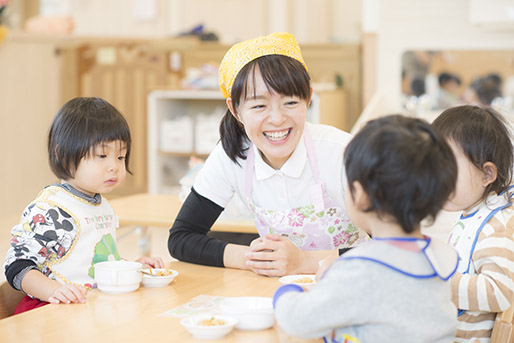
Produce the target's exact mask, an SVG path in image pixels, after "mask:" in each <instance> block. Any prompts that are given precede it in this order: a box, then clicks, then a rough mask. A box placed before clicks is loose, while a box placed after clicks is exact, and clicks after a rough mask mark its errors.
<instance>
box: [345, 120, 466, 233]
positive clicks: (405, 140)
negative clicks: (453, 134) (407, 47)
mask: <svg viewBox="0 0 514 343" xmlns="http://www.w3.org/2000/svg"><path fill="white" fill-rule="evenodd" d="M344 163H345V168H346V175H347V179H348V187H349V189H350V192H351V194H352V196H353V192H354V188H353V182H354V181H358V182H359V183H360V184H361V185H362V187H363V189H364V191H365V192H366V193H367V195H368V197H369V200H370V202H369V207H368V208H366V209H365V211H366V212H370V211H373V212H376V213H377V215H378V216H385V217H392V218H393V219H394V220H396V221H397V222H398V224H400V225H401V227H402V228H403V230H404V231H405V232H407V233H411V232H413V231H414V230H415V229H417V228H418V227H419V225H420V222H421V220H423V219H424V218H428V219H429V220H434V219H435V216H436V215H437V213H438V212H439V210H440V209H441V208H442V207H443V205H444V204H445V203H446V201H447V200H448V198H449V196H450V194H451V193H452V192H453V190H454V189H455V183H456V180H457V163H456V161H455V157H454V156H453V153H452V150H451V149H450V147H449V145H448V144H447V143H446V141H445V139H444V138H443V137H442V136H441V135H439V134H438V133H437V132H436V131H435V130H434V129H432V128H431V126H430V124H428V123H427V122H426V121H424V120H421V119H415V118H409V117H404V116H401V115H390V116H387V117H383V118H380V119H376V120H373V121H370V122H368V123H367V124H366V125H365V126H364V127H363V128H362V129H361V130H360V131H359V133H357V135H356V136H355V137H354V138H353V139H352V140H351V141H350V143H349V144H348V146H347V147H346V151H345V158H344Z"/></svg>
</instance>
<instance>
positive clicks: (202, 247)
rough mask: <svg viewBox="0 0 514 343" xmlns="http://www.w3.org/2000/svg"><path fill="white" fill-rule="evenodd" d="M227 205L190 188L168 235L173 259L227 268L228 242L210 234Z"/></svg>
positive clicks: (169, 248)
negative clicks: (225, 256) (224, 260)
mask: <svg viewBox="0 0 514 343" xmlns="http://www.w3.org/2000/svg"><path fill="white" fill-rule="evenodd" d="M223 210H224V208H223V207H221V206H219V205H217V204H215V203H214V202H212V201H211V200H209V199H207V198H205V197H203V196H201V195H200V194H198V193H197V192H196V191H195V189H194V188H191V192H190V193H189V196H188V197H187V198H186V200H185V201H184V204H183V205H182V208H181V209H180V211H179V213H178V215H177V218H176V219H175V222H174V223H173V226H172V227H171V229H170V235H169V238H168V250H169V252H170V254H171V256H173V257H174V258H176V259H178V260H181V261H186V262H191V263H197V264H203V265H208V266H215V267H224V264H223V254H224V252H225V247H226V246H227V244H228V243H227V242H222V241H219V240H217V239H215V238H211V237H209V236H207V233H208V232H209V230H210V229H211V227H212V225H213V224H214V222H215V221H216V220H217V219H218V217H219V216H220V215H221V213H222V212H223Z"/></svg>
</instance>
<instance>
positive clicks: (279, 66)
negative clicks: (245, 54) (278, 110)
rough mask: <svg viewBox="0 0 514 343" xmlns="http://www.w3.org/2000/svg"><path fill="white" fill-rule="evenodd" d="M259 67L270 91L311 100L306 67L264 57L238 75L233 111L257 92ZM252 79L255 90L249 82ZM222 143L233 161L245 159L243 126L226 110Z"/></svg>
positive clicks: (285, 58) (279, 57) (283, 58)
mask: <svg viewBox="0 0 514 343" xmlns="http://www.w3.org/2000/svg"><path fill="white" fill-rule="evenodd" d="M256 67H258V68H259V70H260V73H261V75H262V78H263V80H264V84H265V85H266V86H267V87H268V89H269V90H273V91H274V92H276V93H279V94H282V95H286V96H297V97H299V98H301V99H304V100H307V101H308V100H309V98H310V94H311V89H310V77H309V73H308V72H307V70H305V68H304V66H303V65H302V64H301V63H300V62H299V61H297V60H295V59H294V58H291V57H288V56H285V55H265V56H261V57H259V58H256V59H255V60H252V61H251V62H249V63H248V64H247V65H245V66H244V67H243V68H242V69H241V71H240V72H239V73H238V74H237V76H236V79H235V80H234V84H233V86H232V91H231V94H230V97H231V99H232V103H233V106H234V111H237V110H238V106H239V103H240V101H241V99H244V97H246V95H247V94H248V93H249V92H250V91H252V90H253V91H255V70H256ZM250 79H251V80H253V87H252V86H251V85H249V80H250ZM220 137H221V144H222V145H223V149H224V150H225V152H226V154H227V155H228V156H229V157H230V159H231V160H232V161H234V162H236V163H237V160H236V159H237V158H238V157H239V158H241V159H246V151H245V150H246V149H245V148H244V143H245V141H247V140H248V137H247V136H246V132H245V129H244V127H243V125H242V124H241V123H240V122H239V121H238V120H237V119H236V118H234V116H233V115H232V113H231V112H230V111H229V110H227V112H226V113H225V116H224V117H223V118H222V120H221V124H220Z"/></svg>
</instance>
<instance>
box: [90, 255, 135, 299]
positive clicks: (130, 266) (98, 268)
mask: <svg viewBox="0 0 514 343" xmlns="http://www.w3.org/2000/svg"><path fill="white" fill-rule="evenodd" d="M142 266H143V265H142V264H141V263H138V262H133V261H106V262H98V263H96V264H95V281H96V283H97V285H98V289H99V290H101V291H102V292H105V293H109V294H123V293H130V292H132V291H135V290H136V289H138V288H139V283H140V282H141V267H142Z"/></svg>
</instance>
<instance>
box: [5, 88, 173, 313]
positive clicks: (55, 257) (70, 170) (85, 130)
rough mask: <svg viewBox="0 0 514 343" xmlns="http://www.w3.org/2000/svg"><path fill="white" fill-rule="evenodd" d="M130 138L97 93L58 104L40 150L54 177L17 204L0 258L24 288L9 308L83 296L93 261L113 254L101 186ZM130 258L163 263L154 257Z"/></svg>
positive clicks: (118, 169) (112, 175) (114, 173)
mask: <svg viewBox="0 0 514 343" xmlns="http://www.w3.org/2000/svg"><path fill="white" fill-rule="evenodd" d="M130 144H131V138H130V130H129V127H128V124H127V122H126V121H125V118H123V116H122V115H121V114H120V113H119V112H118V110H116V109H115V108H114V107H113V106H112V105H110V104H109V103H108V102H106V101H105V100H103V99H100V98H75V99H72V100H70V101H68V102H67V103H66V104H65V105H64V106H63V107H62V108H61V109H60V110H59V112H58V113H57V115H56V117H55V118H54V120H53V122H52V125H51V127H50V132H49V135H48V156H49V163H50V167H51V169H52V171H53V172H54V174H55V175H56V176H57V177H58V178H59V179H61V182H60V183H54V184H52V185H49V186H47V187H45V188H44V189H43V190H42V191H41V192H40V193H39V195H38V196H37V198H36V199H35V200H34V201H33V202H32V203H31V204H29V205H28V206H27V208H26V209H25V210H24V211H23V214H22V216H21V220H20V223H19V224H18V225H16V226H15V227H14V228H13V229H12V231H11V241H10V245H11V247H10V249H9V251H8V252H7V257H6V259H5V263H4V269H5V276H6V279H7V281H8V282H9V284H10V285H11V286H12V287H13V288H14V289H17V290H20V291H23V292H24V293H26V294H27V296H25V297H24V298H23V299H22V300H21V302H20V303H19V304H18V306H17V308H16V311H15V313H20V312H24V311H27V310H30V309H32V308H36V307H40V306H43V305H46V304H48V303H49V302H50V303H53V304H59V303H64V304H69V303H82V302H85V301H86V294H87V290H89V289H91V288H95V287H96V284H95V281H94V264H95V263H98V262H102V261H107V260H120V255H119V253H118V249H117V247H116V228H117V226H118V223H117V217H116V216H115V215H114V212H113V209H112V208H111V206H110V205H109V203H108V202H107V201H106V200H105V198H103V197H102V194H104V193H109V192H111V191H112V190H114V189H115V188H116V187H118V186H119V185H120V184H121V183H122V182H123V180H124V179H125V176H126V172H127V171H129V170H128V163H129V157H130ZM129 172H130V171H129ZM137 261H138V262H140V263H143V264H145V265H148V266H151V267H154V268H161V267H163V262H162V259H160V258H150V257H143V258H140V259H139V260H137Z"/></svg>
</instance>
